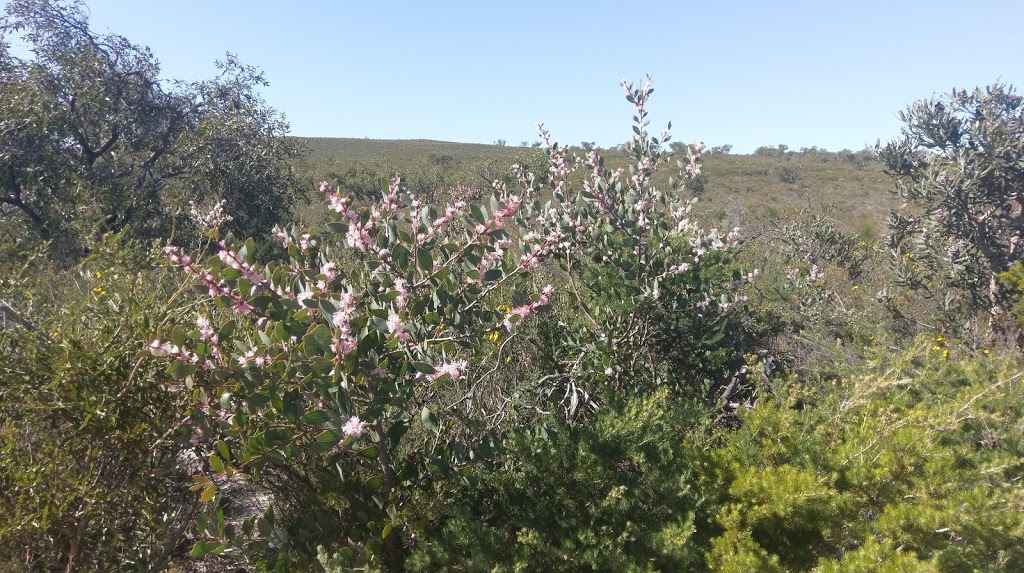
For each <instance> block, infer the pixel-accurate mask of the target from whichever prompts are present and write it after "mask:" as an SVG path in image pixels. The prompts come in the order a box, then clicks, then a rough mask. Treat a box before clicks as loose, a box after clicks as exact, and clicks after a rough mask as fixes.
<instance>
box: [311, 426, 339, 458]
mask: <svg viewBox="0 0 1024 573" xmlns="http://www.w3.org/2000/svg"><path fill="white" fill-rule="evenodd" d="M340 441H341V430H338V429H331V430H324V431H323V432H320V433H319V434H317V436H316V442H315V443H314V444H313V447H312V448H311V449H312V451H313V453H314V454H322V453H325V452H329V451H331V450H333V449H334V447H335V446H337V445H338V442H340Z"/></svg>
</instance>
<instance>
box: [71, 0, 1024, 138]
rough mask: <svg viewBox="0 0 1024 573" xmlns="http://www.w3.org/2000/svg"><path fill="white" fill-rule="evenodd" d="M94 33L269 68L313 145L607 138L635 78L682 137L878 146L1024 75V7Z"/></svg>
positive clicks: (215, 19) (135, 12)
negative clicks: (916, 112)
mask: <svg viewBox="0 0 1024 573" xmlns="http://www.w3.org/2000/svg"><path fill="white" fill-rule="evenodd" d="M87 3H88V5H89V9H90V13H91V24H92V27H93V29H94V30H96V31H100V32H115V33H118V34H122V35H124V36H126V37H128V38H129V39H130V40H132V41H133V42H135V43H138V44H143V45H148V46H149V47H150V48H152V50H153V52H154V54H155V55H156V56H157V58H158V59H159V60H160V62H161V63H162V65H163V70H164V75H165V76H167V77H177V78H181V79H199V78H203V77H208V76H210V75H212V74H213V71H214V68H213V65H212V62H213V60H215V59H217V58H220V57H222V56H223V54H224V53H225V52H227V51H231V52H234V53H237V54H238V55H239V57H240V58H241V59H242V61H244V62H246V63H249V64H253V65H257V66H259V67H261V68H263V70H264V71H265V72H266V75H267V78H268V79H269V80H270V82H271V86H270V87H269V88H267V89H266V90H264V92H263V93H264V97H265V98H266V99H267V101H268V102H269V103H270V104H271V105H273V106H274V107H276V108H278V109H279V110H281V111H283V112H284V113H285V114H286V116H287V118H288V121H289V122H290V124H291V127H292V133H293V134H295V135H303V136H333V137H371V138H388V139H411V138H428V139H439V140H448V141H463V142H479V143H491V142H493V141H494V140H496V139H499V138H500V139H505V140H507V141H508V142H509V144H510V145H518V144H519V142H520V141H522V140H528V141H534V140H536V139H537V136H536V131H535V128H534V124H535V123H536V122H538V121H543V122H544V123H545V124H546V126H547V127H548V128H549V129H550V130H551V131H552V133H553V135H554V137H555V139H556V140H558V141H561V142H564V143H578V142H580V141H596V142H597V143H598V144H599V145H602V146H608V145H614V144H616V143H619V142H622V141H625V140H627V139H628V138H629V136H630V133H631V130H630V116H631V107H630V106H629V104H628V103H627V102H626V101H625V99H624V97H623V93H622V90H621V88H620V87H619V86H618V82H619V79H620V78H627V79H629V80H632V81H635V82H639V81H641V80H642V79H643V78H644V76H645V74H650V75H651V76H652V77H653V78H654V87H655V93H654V96H653V98H652V101H651V104H650V110H651V118H652V123H653V127H657V128H659V129H660V127H661V126H663V125H664V124H665V123H666V122H667V121H669V120H671V121H672V123H673V126H674V129H673V132H674V135H675V138H676V139H681V140H685V141H695V140H697V139H703V140H705V141H706V142H707V143H708V144H709V145H722V144H731V145H733V146H734V150H735V151H736V152H741V153H749V152H751V151H753V149H754V148H756V147H757V146H759V145H766V144H767V145H776V144H779V143H785V144H787V145H789V146H790V147H791V148H793V149H797V148H800V147H805V146H807V147H809V146H812V145H817V146H819V147H825V148H828V149H832V150H838V149H841V148H850V149H854V150H856V149H860V148H862V147H863V146H864V145H865V144H873V143H874V142H875V140H876V139H879V138H881V139H882V140H883V141H884V140H886V139H891V138H893V137H896V136H897V135H898V134H899V121H898V119H897V117H896V114H897V112H898V111H899V110H901V109H903V108H904V107H905V106H906V105H907V104H908V103H910V102H912V101H913V100H915V99H921V98H926V97H929V96H932V95H933V94H938V93H942V92H947V91H949V90H950V89H951V88H953V87H957V88H972V87H974V86H978V85H986V84H989V83H992V82H993V81H996V80H1002V81H1004V82H1007V83H1014V84H1019V82H1020V81H1021V79H1022V78H1021V76H1022V72H1024V63H1022V62H1021V60H1020V44H1019V39H1020V30H1019V26H1020V24H1021V22H1024V2H1021V1H1019V0H1017V1H1009V0H1006V1H1001V2H997V1H985V0H972V1H971V2H966V1H963V0H961V1H957V2H947V1H930V2H918V1H915V2H900V1H899V0H889V1H874V0H870V1H869V0H860V1H856V2H834V1H828V0H818V1H814V2H795V1H791V2H771V1H749V2H738V1H734V2H714V1H710V0H704V1H703V2H689V1H674V2H673V1H665V2H654V1H652V2H623V1H621V0H620V1H617V2H606V1H603V0H601V1H598V0H591V1H587V2H575V1H564V2H562V1H558V0H548V1H546V2H535V1H532V0H531V1H519V2H485V1H482V0H481V1H477V2H443V1H435V2H385V1H380V0H377V1H369V2H368V1H363V2H351V1H342V0H338V1H322V2H312V1H306V0H293V1H291V2H271V1H247V2H240V1H225V0H206V1H204V2H197V1H193V0H175V1H174V2H157V1H150V0H131V1H128V0H89V1H88V2H87Z"/></svg>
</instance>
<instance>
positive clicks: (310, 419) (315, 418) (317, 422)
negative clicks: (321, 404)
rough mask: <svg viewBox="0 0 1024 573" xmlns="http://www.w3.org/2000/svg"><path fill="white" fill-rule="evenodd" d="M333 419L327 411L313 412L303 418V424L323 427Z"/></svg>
mask: <svg viewBox="0 0 1024 573" xmlns="http://www.w3.org/2000/svg"><path fill="white" fill-rule="evenodd" d="M330 419H331V414H330V413H328V412H327V411H326V410H313V411H311V412H307V413H306V414H305V415H304V416H302V419H301V421H302V423H303V424H309V425H310V426H323V425H324V424H326V423H327V422H329V421H330Z"/></svg>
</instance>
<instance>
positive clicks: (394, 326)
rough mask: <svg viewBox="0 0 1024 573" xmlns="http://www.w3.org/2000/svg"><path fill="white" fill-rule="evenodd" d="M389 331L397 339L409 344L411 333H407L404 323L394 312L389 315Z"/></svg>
mask: <svg viewBox="0 0 1024 573" xmlns="http://www.w3.org/2000/svg"><path fill="white" fill-rule="evenodd" d="M388 330H389V331H391V334H394V335H395V338H397V339H398V340H401V341H402V342H407V341H408V340H409V333H408V332H406V331H405V323H404V322H402V319H401V318H400V317H399V316H398V313H396V312H394V311H391V313H390V314H389V315H388Z"/></svg>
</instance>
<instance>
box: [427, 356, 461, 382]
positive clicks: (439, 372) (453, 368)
mask: <svg viewBox="0 0 1024 573" xmlns="http://www.w3.org/2000/svg"><path fill="white" fill-rule="evenodd" d="M468 366H469V363H467V362H466V361H465V360H458V361H456V362H446V363H444V364H442V365H440V366H438V367H437V369H436V371H435V372H434V373H433V374H430V375H428V376H427V380H430V381H431V382H433V381H434V380H437V379H438V378H440V377H442V376H444V375H445V374H447V375H448V377H449V378H451V379H452V380H458V379H459V378H461V377H462V373H463V372H465V370H466V367H468Z"/></svg>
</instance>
